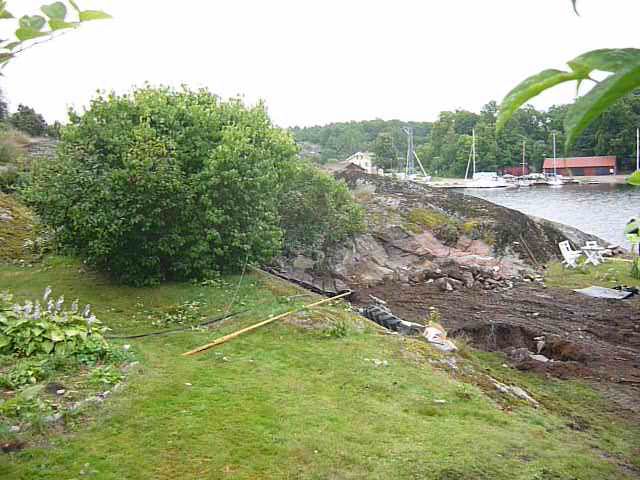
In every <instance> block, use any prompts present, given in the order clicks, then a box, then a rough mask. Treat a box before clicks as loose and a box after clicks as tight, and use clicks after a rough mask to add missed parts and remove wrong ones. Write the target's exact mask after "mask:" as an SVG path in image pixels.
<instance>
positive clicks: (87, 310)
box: [82, 303, 91, 318]
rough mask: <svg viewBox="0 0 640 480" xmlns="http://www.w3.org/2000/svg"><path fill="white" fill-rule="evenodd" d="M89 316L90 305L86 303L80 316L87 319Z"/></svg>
mask: <svg viewBox="0 0 640 480" xmlns="http://www.w3.org/2000/svg"><path fill="white" fill-rule="evenodd" d="M90 314H91V305H89V304H88V303H87V304H86V305H85V307H84V310H83V311H82V316H83V317H84V318H89V315H90Z"/></svg>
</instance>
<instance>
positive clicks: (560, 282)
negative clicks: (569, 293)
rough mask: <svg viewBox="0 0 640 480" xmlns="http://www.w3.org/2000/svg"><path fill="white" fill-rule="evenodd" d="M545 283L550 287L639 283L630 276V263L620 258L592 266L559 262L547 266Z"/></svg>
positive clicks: (632, 284) (631, 284)
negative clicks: (571, 265)
mask: <svg viewBox="0 0 640 480" xmlns="http://www.w3.org/2000/svg"><path fill="white" fill-rule="evenodd" d="M545 283H546V284H547V285H549V286H551V287H565V288H585V287H590V286H592V285H595V286H598V287H608V288H612V287H615V286H617V285H630V286H638V285H640V280H637V279H635V278H632V277H631V263H630V262H629V261H625V260H622V259H613V260H607V261H606V262H605V263H602V264H600V265H598V266H597V267H594V266H593V265H587V266H581V267H579V268H565V267H563V266H562V265H561V264H560V263H559V262H556V263H552V264H550V265H549V267H548V268H547V272H546V278H545Z"/></svg>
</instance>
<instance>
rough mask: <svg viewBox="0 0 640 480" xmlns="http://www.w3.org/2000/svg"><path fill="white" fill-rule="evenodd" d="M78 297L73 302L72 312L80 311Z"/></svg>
mask: <svg viewBox="0 0 640 480" xmlns="http://www.w3.org/2000/svg"><path fill="white" fill-rule="evenodd" d="M78 301H79V300H78V299H77V298H76V299H75V300H74V301H73V303H72V304H71V313H78Z"/></svg>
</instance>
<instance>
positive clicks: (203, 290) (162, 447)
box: [0, 258, 640, 480]
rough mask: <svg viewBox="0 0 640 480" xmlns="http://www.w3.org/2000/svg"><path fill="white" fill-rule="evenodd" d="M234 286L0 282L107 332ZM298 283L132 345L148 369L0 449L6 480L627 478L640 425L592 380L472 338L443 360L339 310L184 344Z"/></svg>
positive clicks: (248, 290) (52, 264)
mask: <svg viewBox="0 0 640 480" xmlns="http://www.w3.org/2000/svg"><path fill="white" fill-rule="evenodd" d="M237 282H238V277H230V278H225V279H224V282H222V283H219V284H216V285H212V286H202V285H198V284H168V285H163V286H160V287H154V288H144V289H134V288H126V287H118V286H113V285H112V284H110V283H109V282H108V281H107V280H104V279H102V278H101V277H99V276H97V275H95V274H92V273H90V272H87V271H85V269H84V268H83V267H82V266H81V265H80V264H79V263H77V262H75V261H72V260H69V259H65V258H53V259H49V260H47V262H46V263H45V264H44V265H37V266H35V267H34V268H19V267H13V266H3V267H0V290H2V289H11V290H12V291H13V293H14V294H15V295H16V296H17V297H19V298H24V297H36V296H39V295H40V294H41V291H42V290H43V289H44V288H45V286H47V285H51V286H52V287H53V288H54V292H56V294H64V295H65V296H66V297H67V298H75V297H79V298H80V299H81V300H82V301H83V302H89V303H91V304H92V305H94V310H95V312H96V314H97V315H98V317H99V318H100V319H101V320H102V321H103V322H105V323H106V324H108V325H109V326H110V327H111V328H113V330H114V332H113V333H114V334H121V333H139V332H148V331H153V330H156V328H155V327H153V326H152V325H151V322H152V321H153V320H154V318H156V317H157V316H158V315H159V314H160V313H161V312H162V311H164V310H166V309H168V308H171V307H172V306H173V305H176V304H179V303H181V302H184V301H192V300H197V301H199V302H201V303H202V304H203V305H204V306H205V307H204V308H205V313H206V314H207V315H211V316H217V315H219V314H220V313H221V312H223V311H225V309H226V307H227V305H228V303H229V301H230V300H231V298H232V297H233V296H234V294H235V291H236V286H237ZM298 294H300V292H299V291H297V290H295V289H293V288H292V287H289V286H286V285H283V284H281V283H279V282H276V281H272V280H268V279H265V278H263V277H261V276H257V275H249V276H247V277H245V279H244V281H243V283H242V286H241V288H240V289H239V292H238V300H237V302H236V305H234V307H233V308H232V310H234V311H235V310H241V309H246V310H247V311H246V312H245V313H243V314H241V315H239V316H238V317H235V318H234V319H230V320H227V321H225V322H223V323H221V324H219V325H217V326H216V327H215V328H214V329H212V330H210V331H207V332H201V331H189V332H184V333H179V334H173V335H167V336H161V337H147V338H143V339H140V340H136V341H129V342H130V343H132V344H133V345H134V349H135V351H136V352H137V354H138V356H139V357H140V360H141V363H142V368H141V371H139V372H138V373H136V374H135V375H134V376H133V377H132V378H130V379H129V384H128V386H127V388H125V389H124V390H123V391H122V392H120V393H118V394H116V395H114V397H113V398H112V399H111V400H109V401H108V402H107V403H106V404H105V405H104V406H102V407H100V408H96V409H94V410H91V411H89V412H88V413H87V414H85V415H84V416H82V417H80V418H75V419H73V420H72V421H71V422H70V423H69V424H67V425H66V427H65V430H64V431H63V432H49V433H48V434H47V435H46V436H34V437H31V438H27V439H26V440H27V441H28V443H29V447H28V448H27V449H25V450H23V451H21V452H18V453H13V454H9V455H7V454H4V455H3V454H0V478H2V479H80V478H93V479H118V480H120V479H176V478H185V479H192V478H193V479H201V478H202V479H205V478H206V479H218V478H233V479H262V478H283V479H286V478H296V479H298V478H299V479H327V478H331V479H392V478H393V479H395V478H398V479H532V480H533V479H536V480H543V479H573V478H575V479H605V478H606V479H623V478H637V477H634V476H633V472H632V470H631V468H636V469H637V468H640V462H639V461H638V453H639V452H638V451H637V450H634V449H637V448H638V445H640V432H639V431H638V429H637V428H635V426H633V425H628V424H625V423H624V422H623V421H618V420H616V419H614V418H611V417H609V416H608V415H607V414H605V413H603V409H602V405H603V403H602V402H603V400H602V399H601V398H599V397H598V396H597V394H596V393H595V392H594V391H593V390H591V389H589V388H588V387H586V386H584V385H581V384H579V383H577V382H562V381H557V380H549V379H545V378H542V377H538V376H535V375H531V374H524V373H520V372H516V371H514V370H512V369H511V368H508V367H506V366H505V365H504V364H503V360H502V358H500V357H499V356H498V355H494V354H485V353H478V352H475V351H473V350H471V349H469V348H468V347H465V348H463V349H462V350H461V354H460V355H459V357H458V358H457V360H458V369H457V370H455V371H453V372H451V371H449V370H448V369H446V368H445V367H443V363H442V357H441V356H440V355H439V354H438V353H436V352H434V351H432V350H431V349H430V348H429V347H427V346H426V345H423V344H419V343H417V342H416V341H413V340H407V339H402V338H399V337H393V336H386V335H381V334H380V333H379V332H377V331H376V330H375V329H374V328H371V327H369V326H368V325H367V324H366V323H365V322H364V321H363V320H361V319H359V318H357V317H355V316H353V315H351V314H349V313H348V312H346V311H345V309H344V306H341V305H337V306H335V307H328V308H324V309H321V310H319V311H318V312H314V313H313V314H306V315H299V316H297V317H296V318H295V319H294V320H289V321H286V322H278V323H275V324H272V325H269V326H267V327H264V328H262V329H261V330H258V331H257V332H254V333H251V334H248V335H245V336H241V337H239V338H237V339H236V340H234V341H232V342H229V343H227V344H225V345H222V346H220V347H218V348H217V349H216V350H213V351H210V352H209V353H205V354H203V355H200V356H196V357H191V358H185V357H182V356H181V355H180V354H181V353H182V352H184V351H186V350H189V349H191V348H193V347H196V346H198V345H201V344H204V343H206V342H208V341H210V340H212V339H214V338H217V337H218V336H220V335H223V334H226V333H230V332H231V331H234V330H236V329H238V328H241V327H244V326H248V325H250V324H252V323H255V322H257V321H260V320H262V319H264V318H266V317H268V316H269V315H270V314H273V313H276V312H278V313H279V312H283V311H285V310H287V309H289V308H291V307H292V305H298V304H301V302H305V303H307V302H309V301H310V298H311V297H306V298H305V297H295V298H289V299H288V298H287V297H290V296H293V295H298ZM338 320H339V321H340V322H344V323H341V325H345V326H346V328H340V329H336V328H335V322H336V321H338ZM314 327H315V328H314ZM376 360H377V362H376ZM380 361H386V364H385V363H384V362H380ZM377 363H378V364H379V365H376V364H377ZM480 373H482V374H483V375H484V374H485V373H486V374H490V375H491V376H493V377H494V378H497V379H499V380H501V381H504V382H509V383H513V384H517V385H520V386H522V387H524V388H526V389H527V390H528V391H529V392H530V393H531V394H532V395H533V396H534V397H535V398H537V399H538V400H539V401H540V402H541V404H542V406H541V407H540V408H538V409H535V408H533V407H531V406H528V405H526V404H524V403H520V402H515V401H513V402H509V401H506V400H504V399H500V398H499V397H497V396H496V394H495V392H489V391H488V390H487V389H484V390H483V389H482V388H481V387H480V386H479V385H481V382H480V381H476V380H475V379H474V378H475V377H476V376H479V375H480ZM478 378H479V377H478ZM576 424H579V428H576ZM633 462H635V464H634V463H633ZM622 464H627V465H628V467H626V468H625V467H621V465H622ZM636 472H637V470H636ZM636 475H637V473H636Z"/></svg>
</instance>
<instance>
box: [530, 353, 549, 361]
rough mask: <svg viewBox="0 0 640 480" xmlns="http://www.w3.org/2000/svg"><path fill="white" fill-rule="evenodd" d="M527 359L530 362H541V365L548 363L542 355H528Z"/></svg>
mask: <svg viewBox="0 0 640 480" xmlns="http://www.w3.org/2000/svg"><path fill="white" fill-rule="evenodd" d="M529 358H530V359H531V360H536V361H537V362H542V363H547V362H548V361H549V359H548V358H547V357H545V356H544V355H540V354H535V355H529Z"/></svg>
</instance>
